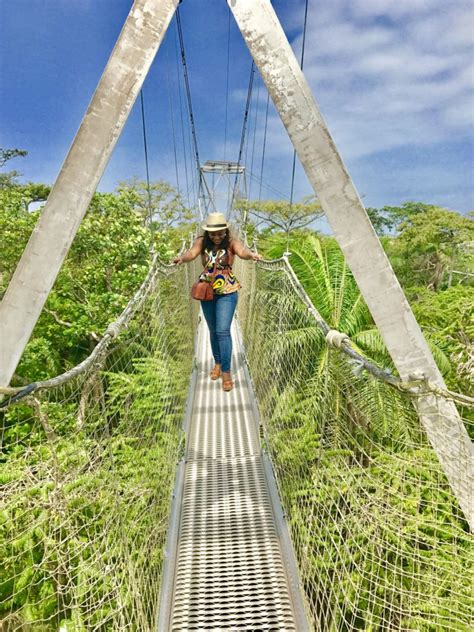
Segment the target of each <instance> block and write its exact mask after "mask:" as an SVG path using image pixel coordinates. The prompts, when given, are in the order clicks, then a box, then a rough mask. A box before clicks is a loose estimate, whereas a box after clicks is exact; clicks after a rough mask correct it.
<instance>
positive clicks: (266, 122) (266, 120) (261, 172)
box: [258, 92, 270, 201]
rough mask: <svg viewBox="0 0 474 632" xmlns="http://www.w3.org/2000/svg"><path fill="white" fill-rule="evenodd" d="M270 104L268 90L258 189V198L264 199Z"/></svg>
mask: <svg viewBox="0 0 474 632" xmlns="http://www.w3.org/2000/svg"><path fill="white" fill-rule="evenodd" d="M269 105H270V93H269V92H267V105H266V108H265V129H264V132H263V149H262V163H261V165H260V188H259V191H258V200H259V201H260V200H261V199H262V184H263V167H264V164H265V149H266V146H267V129H268V109H269Z"/></svg>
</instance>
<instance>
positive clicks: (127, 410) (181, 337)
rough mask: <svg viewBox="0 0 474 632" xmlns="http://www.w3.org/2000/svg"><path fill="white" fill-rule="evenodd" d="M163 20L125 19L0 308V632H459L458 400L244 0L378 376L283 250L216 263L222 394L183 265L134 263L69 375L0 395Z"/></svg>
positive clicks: (307, 103) (468, 510)
mask: <svg viewBox="0 0 474 632" xmlns="http://www.w3.org/2000/svg"><path fill="white" fill-rule="evenodd" d="M176 4H177V2H174V1H171V0H170V1H166V2H151V1H148V2H147V1H145V0H139V1H137V2H135V4H134V7H133V8H132V11H131V14H130V16H129V19H128V21H127V23H126V25H125V27H124V31H123V32H122V35H121V39H120V42H119V44H120V45H118V46H117V48H116V51H114V54H113V56H112V58H111V60H110V62H109V65H108V67H107V69H106V71H105V73H104V77H103V79H102V80H101V84H99V87H98V89H97V92H96V95H95V97H94V99H93V101H92V103H91V106H90V108H89V110H88V113H87V114H86V117H85V119H84V121H83V123H82V125H81V128H80V130H79V133H78V136H77V138H76V140H75V143H74V144H73V147H72V148H71V152H70V154H69V155H68V158H67V159H66V161H65V164H64V166H63V169H62V171H61V174H60V176H59V178H58V181H57V183H56V185H55V187H54V189H53V191H52V193H51V196H50V198H49V200H48V202H47V204H46V206H45V208H44V210H43V212H42V215H41V220H40V224H39V227H38V229H37V230H36V231H35V234H34V236H33V238H32V241H30V244H29V246H28V248H27V250H26V251H25V254H24V256H23V259H22V262H21V263H20V265H19V267H18V270H17V272H16V273H15V275H14V278H13V279H12V282H11V285H10V287H9V289H8V291H7V293H6V295H5V297H4V300H3V301H2V310H3V311H2V327H3V329H2V336H3V337H2V342H3V341H4V342H5V348H4V351H5V353H4V357H3V358H2V364H1V367H0V368H1V372H0V376H1V380H0V382H1V383H2V384H4V385H5V386H3V387H2V389H1V392H2V394H3V395H4V397H5V399H4V401H3V402H2V405H3V408H4V413H3V415H4V417H3V428H4V437H5V443H6V445H7V446H8V454H7V456H8V461H7V468H6V469H5V470H4V472H3V474H2V477H3V480H2V484H3V491H2V510H1V514H0V516H1V521H2V527H1V528H2V531H3V533H4V534H5V538H4V540H5V542H6V550H5V555H4V559H5V564H4V570H3V574H2V578H1V584H0V603H1V604H2V608H3V612H6V615H5V616H4V619H3V621H2V626H3V627H4V628H5V629H6V630H29V629H31V630H44V631H46V630H48V631H49V630H60V631H61V632H70V631H72V630H73V631H74V632H76V631H77V632H80V631H82V630H137V631H138V630H140V631H141V630H155V629H158V630H176V631H179V630H203V629H211V630H234V629H243V630H312V629H314V630H322V631H325V630H367V631H368V630H468V629H470V628H471V626H472V621H473V600H472V579H473V577H472V553H473V548H472V539H471V536H470V533H469V526H470V525H471V527H472V504H473V503H472V481H473V478H472V477H473V473H472V444H471V441H470V438H469V437H470V436H472V432H473V428H472V410H471V409H472V400H471V399H470V398H469V397H467V396H463V395H461V394H457V393H452V392H450V391H448V390H447V389H446V386H445V385H444V382H443V380H442V378H441V375H440V374H439V371H438V369H437V367H436V365H435V363H434V361H433V359H432V357H431V354H430V352H429V349H428V348H427V345H426V343H425V341H424V339H423V336H422V334H421V332H420V331H419V328H418V326H417V325H416V321H415V320H414V317H413V315H412V313H411V310H410V308H409V307H408V304H407V302H406V299H405V298H404V297H403V294H402V293H401V290H400V288H399V285H398V283H397V282H396V279H395V278H394V275H393V272H392V271H391V268H390V265H389V263H388V261H387V260H386V258H385V257H384V255H383V251H382V249H381V247H380V244H379V243H378V240H377V238H376V236H375V233H374V232H373V230H372V229H371V227H370V223H369V222H368V220H367V217H366V215H365V211H364V209H363V207H362V205H361V203H360V200H359V198H358V196H357V193H356V192H355V189H354V188H353V185H352V182H351V181H350V178H349V176H348V174H347V172H346V171H345V168H344V166H343V165H342V162H341V160H340V157H339V154H338V153H337V149H336V148H335V146H334V144H333V142H332V140H331V139H330V136H328V134H329V132H328V131H327V128H326V127H325V124H324V121H323V120H322V118H321V117H320V114H319V111H318V110H317V106H316V104H315V103H314V101H313V100H312V97H311V94H310V92H309V89H308V88H307V85H306V83H305V81H304V77H303V75H302V73H301V66H302V60H301V61H300V63H298V62H297V60H296V59H295V58H294V55H293V54H292V52H291V49H289V46H288V44H287V42H286V39H285V37H284V34H283V32H282V30H281V27H280V26H279V23H278V20H277V19H276V16H275V15H274V13H273V12H272V8H271V5H270V2H268V1H267V0H256V1H255V2H250V0H240V1H239V0H231V1H230V2H229V5H230V7H231V10H232V12H233V13H234V16H235V18H236V20H237V22H238V24H239V27H240V29H241V30H242V33H243V35H244V38H245V39H246V42H247V44H248V46H249V49H250V51H251V53H252V56H253V59H254V63H255V66H256V67H258V69H259V71H260V73H261V75H262V77H263V79H264V80H265V83H266V85H267V88H268V89H269V92H270V94H271V96H272V99H273V101H274V103H275V105H276V106H277V108H278V110H279V113H280V115H281V117H282V120H283V121H284V123H285V126H286V127H287V130H288V133H289V134H290V137H291V139H292V141H293V144H294V146H295V151H296V152H297V153H298V155H299V157H300V160H301V162H302V164H303V166H304V168H305V170H306V172H307V174H308V177H309V179H310V182H311V183H312V184H313V186H314V188H315V191H317V192H318V195H319V198H320V199H321V203H322V206H323V208H324V210H325V211H326V214H327V216H328V218H329V220H330V221H331V223H332V227H333V230H334V234H335V236H336V237H337V239H338V241H339V243H340V245H341V248H342V250H343V252H344V254H345V256H346V259H347V261H348V263H349V265H350V266H351V269H352V272H353V274H354V277H355V278H356V280H357V282H358V284H359V286H360V288H361V291H362V293H363V295H364V298H365V300H366V302H367V304H368V306H369V308H370V310H371V312H372V314H373V317H374V320H375V322H376V324H377V326H378V327H379V329H380V332H381V334H382V336H383V338H384V341H385V343H386V345H387V348H388V350H389V352H390V354H391V356H392V358H393V361H394V364H395V366H396V368H397V370H398V373H399V376H400V377H398V376H397V375H395V374H392V373H391V372H389V371H388V370H387V369H385V368H383V367H378V366H376V365H375V364H374V363H373V362H371V361H370V360H369V359H367V358H365V357H364V356H363V355H362V354H361V353H360V351H359V350H358V349H357V347H356V346H355V345H354V344H353V343H352V342H351V340H350V339H349V338H348V336H347V335H345V333H344V332H343V331H335V330H332V329H331V328H330V327H329V325H328V324H327V323H326V322H325V321H324V319H323V318H322V317H321V315H320V313H319V312H318V310H317V308H316V306H315V305H314V304H313V303H312V301H311V299H310V298H309V296H308V294H307V293H306V291H305V289H304V287H303V285H302V284H301V282H300V281H299V279H298V277H297V275H296V274H295V272H294V270H293V268H292V265H291V256H289V254H288V253H287V254H286V255H285V256H283V257H282V258H279V259H275V260H268V261H263V262H258V263H254V262H252V263H250V262H248V261H239V262H238V266H239V268H238V269H237V270H236V273H237V276H238V278H239V279H240V280H241V283H242V286H243V289H242V290H241V291H240V297H239V305H238V317H237V321H236V323H235V327H234V330H233V337H234V343H235V349H234V366H235V367H236V372H235V378H236V388H235V389H234V390H233V391H232V392H231V393H224V392H222V391H221V390H220V388H219V385H218V384H216V383H213V382H211V381H209V379H208V376H207V375H208V372H209V369H210V356H209V350H208V349H207V341H206V335H205V329H204V328H203V322H202V319H201V318H200V315H199V310H198V307H197V303H196V302H192V301H190V299H189V290H190V287H191V285H192V283H193V282H194V280H195V279H196V277H197V275H198V272H199V270H198V268H197V267H196V266H194V267H193V266H187V267H186V266H180V267H176V266H173V265H169V264H166V263H163V262H161V261H160V260H159V259H158V258H156V257H155V258H154V259H153V262H152V264H151V267H150V270H149V272H148V275H147V277H146V279H145V280H144V282H143V284H142V286H141V287H140V288H139V289H138V290H137V292H136V294H135V296H134V297H133V298H132V299H131V300H130V302H129V303H128V305H127V306H126V308H125V309H124V311H123V312H122V314H121V315H120V317H119V318H118V319H117V320H116V321H114V322H113V323H111V324H110V325H109V327H108V328H107V330H106V331H105V332H104V334H103V336H102V338H101V340H100V342H99V343H98V344H97V346H96V347H95V348H94V350H93V351H92V353H91V354H90V355H89V356H88V358H86V359H85V360H84V361H83V362H81V364H79V365H77V366H75V367H73V368H72V369H70V370H69V371H67V372H66V373H64V374H63V375H60V376H57V377H55V378H52V379H49V380H45V381H38V382H34V383H32V384H30V385H28V386H27V387H24V386H23V387H18V388H13V387H10V386H8V385H9V383H10V378H11V374H12V372H13V370H14V368H15V366H16V363H17V361H18V359H19V356H20V355H21V352H22V350H23V347H24V345H25V344H26V341H27V340H28V337H29V335H30V333H31V329H32V327H33V326H34V322H36V318H37V317H38V315H39V313H40V311H41V309H42V306H43V304H44V300H45V299H46V296H47V294H48V292H49V289H50V287H51V285H52V283H53V282H54V278H55V276H56V274H57V270H58V269H59V267H60V265H61V263H62V259H63V258H64V256H65V252H67V249H68V245H69V244H70V242H71V240H72V238H73V236H74V232H75V230H77V227H78V225H79V223H80V221H81V219H82V215H83V214H84V213H85V211H86V208H87V205H88V202H89V200H90V196H91V195H92V192H93V191H94V190H95V186H96V184H97V181H98V178H100V175H101V173H102V171H103V169H104V167H105V163H106V160H107V156H108V155H109V154H110V152H111V151H112V148H113V144H114V142H115V140H116V138H117V136H118V133H119V131H120V127H121V125H123V123H124V121H125V119H126V116H127V113H128V111H129V109H130V107H131V104H132V103H133V100H134V99H135V98H136V97H137V96H138V94H139V89H140V86H141V82H142V81H143V79H144V76H145V75H146V72H147V68H148V66H149V64H150V63H151V59H152V58H153V56H154V54H155V52H156V50H157V48H158V46H159V43H160V41H161V38H162V37H163V34H164V32H165V31H166V28H167V26H168V24H169V22H170V20H171V18H172V15H173V13H174V11H175V9H176ZM145 14H146V19H145V17H144V16H145ZM179 34H180V40H181V39H182V32H181V29H180V27H179ZM181 44H182V41H181ZM269 51H272V52H275V51H278V55H275V56H274V57H271V56H269ZM270 58H271V60H270ZM269 60H270V61H269ZM288 69H290V71H288ZM254 70H255V69H254V66H253V65H252V70H251V78H250V85H249V94H250V86H251V83H252V81H253V73H254ZM124 81H129V82H130V85H132V84H133V89H131V90H130V92H129V93H127V95H125V96H123V95H120V91H117V90H115V88H114V86H115V87H116V86H119V85H123V82H124ZM127 85H128V84H127ZM186 85H187V88H188V90H187V92H188V95H187V96H188V98H190V94H189V84H188V83H187V84H186ZM104 91H105V92H104ZM142 106H143V101H142ZM142 111H143V107H142ZM189 113H190V115H191V120H192V108H191V105H190V104H189ZM247 113H248V104H247V108H246V115H245V117H244V131H243V135H244V132H245V127H246V123H245V118H246V116H247ZM117 121H118V122H117ZM111 130H112V131H111ZM192 136H193V138H194V141H193V142H194V152H195V155H196V162H197V170H196V171H197V173H198V174H199V176H198V177H199V187H201V188H202V187H205V186H206V185H205V183H204V181H203V179H202V176H203V170H202V168H201V165H200V164H199V153H198V149H197V139H196V134H195V133H193V135H192ZM86 147H87V151H86ZM242 147H243V142H242V143H241V149H240V152H239V159H238V161H237V163H228V164H229V165H230V164H232V165H233V166H232V173H236V174H239V173H240V172H241V170H242ZM85 155H87V156H88V158H87V160H86V161H85V164H84V156H85ZM208 168H209V169H211V170H212V169H214V168H215V163H214V166H212V165H208ZM204 173H205V170H204ZM234 191H235V189H234ZM207 192H208V193H210V191H209V189H208V190H207ZM233 196H234V192H232V196H231V197H233ZM208 199H209V200H211V201H212V195H209V197H208ZM59 215H61V216H62V217H63V218H64V221H62V222H58V221H57V219H58V216H59ZM55 243H57V245H58V247H57V248H56V247H54V248H53V247H52V246H51V244H55ZM361 244H364V252H363V253H361V248H360V245H361ZM374 270H375V271H376V272H375V273H374ZM193 303H194V304H193ZM334 376H337V379H334ZM455 404H457V405H458V407H459V410H458V409H456V406H455ZM440 560H442V562H441V563H440Z"/></svg>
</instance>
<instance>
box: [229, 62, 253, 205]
mask: <svg viewBox="0 0 474 632" xmlns="http://www.w3.org/2000/svg"><path fill="white" fill-rule="evenodd" d="M254 76H255V63H254V61H253V60H252V65H251V67H250V78H249V85H248V89H247V102H246V104H245V112H244V122H243V124H242V134H241V137H240V148H239V158H238V160H237V172H238V170H239V167H240V165H241V162H242V154H243V151H244V144H245V136H246V132H247V123H248V117H249V111H250V103H251V100H252V89H253V80H254ZM238 180H239V174H238V173H237V174H236V176H235V182H234V189H233V191H232V198H231V202H230V207H231V208H232V207H233V206H234V201H235V196H236V193H237V183H238Z"/></svg>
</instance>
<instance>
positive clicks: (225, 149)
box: [224, 7, 230, 161]
mask: <svg viewBox="0 0 474 632" xmlns="http://www.w3.org/2000/svg"><path fill="white" fill-rule="evenodd" d="M227 11H228V20H227V70H226V88H225V119H224V161H225V159H226V154H227V114H228V107H229V65H230V7H227Z"/></svg>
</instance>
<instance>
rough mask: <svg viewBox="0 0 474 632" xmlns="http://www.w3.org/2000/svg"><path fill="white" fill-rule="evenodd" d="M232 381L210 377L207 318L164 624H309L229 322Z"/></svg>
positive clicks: (173, 530)
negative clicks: (230, 384)
mask: <svg viewBox="0 0 474 632" xmlns="http://www.w3.org/2000/svg"><path fill="white" fill-rule="evenodd" d="M233 340H234V357H233V373H234V379H235V383H236V385H235V388H234V390H233V391H231V392H230V393H224V391H223V390H222V386H221V382H220V380H219V381H217V382H213V381H211V380H210V379H209V377H208V374H209V371H210V370H211V368H212V358H211V354H210V345H209V343H208V333H207V327H206V326H205V324H204V323H201V325H200V327H199V331H198V341H197V349H198V353H197V358H198V364H197V367H196V369H195V372H194V375H193V386H192V388H191V393H190V400H189V401H188V422H187V424H186V425H188V427H187V428H185V430H186V432H187V452H186V460H185V463H184V464H182V466H181V468H180V470H179V472H178V478H177V486H176V498H175V503H174V505H175V506H174V510H173V515H172V517H171V523H170V531H169V538H168V546H167V561H166V566H165V574H164V578H163V588H162V595H161V604H160V620H159V625H158V628H159V630H160V632H164V631H167V630H173V631H176V632H177V631H179V632H183V631H184V630H204V629H206V630H238V629H241V630H286V631H289V630H298V632H300V631H304V630H307V629H308V625H307V623H306V620H305V616H304V611H303V604H302V602H301V597H300V592H299V587H298V579H297V573H296V567H295V563H294V559H293V554H292V550H291V545H290V542H289V537H288V534H287V531H286V526H285V523H284V520H283V517H282V512H281V506H280V503H279V500H278V496H277V492H276V485H275V481H274V478H273V475H272V472H271V468H270V465H269V462H268V459H267V458H266V457H265V456H264V455H262V453H261V450H260V444H259V437H258V421H257V420H258V412H257V410H256V408H255V397H254V394H253V390H252V385H251V382H250V378H249V375H248V371H247V368H246V365H245V362H244V361H243V353H242V345H241V342H240V336H239V333H238V330H237V327H236V326H234V329H233Z"/></svg>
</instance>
